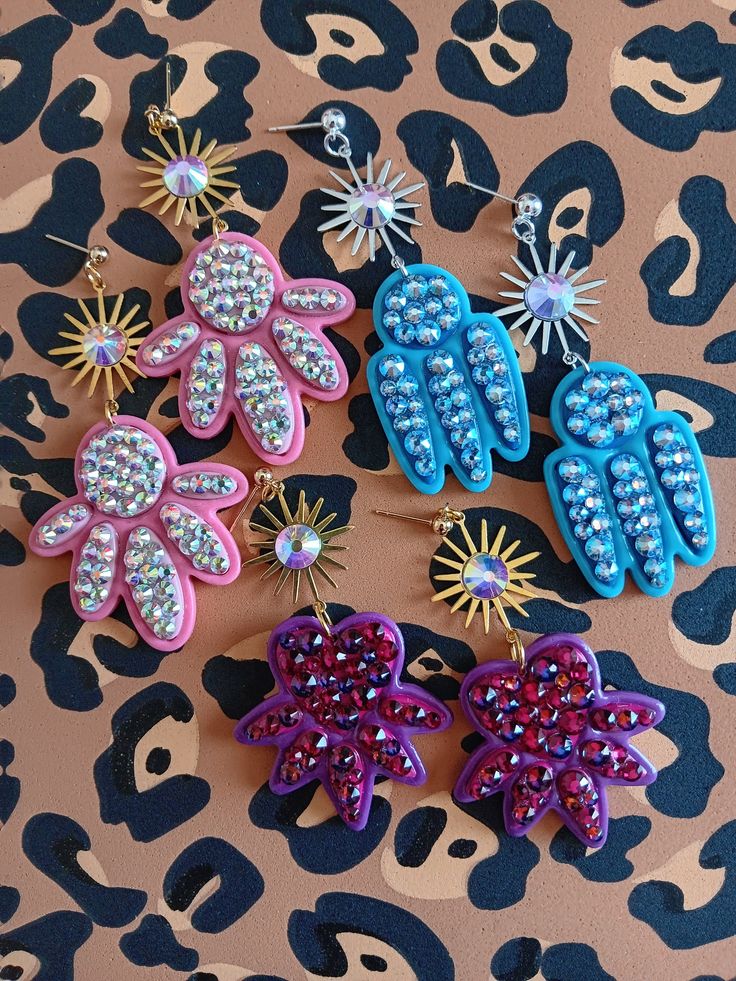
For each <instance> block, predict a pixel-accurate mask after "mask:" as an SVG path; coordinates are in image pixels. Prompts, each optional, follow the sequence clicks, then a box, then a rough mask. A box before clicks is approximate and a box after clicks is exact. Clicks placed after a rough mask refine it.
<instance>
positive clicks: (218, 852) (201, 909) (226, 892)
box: [164, 837, 264, 933]
mask: <svg viewBox="0 0 736 981" xmlns="http://www.w3.org/2000/svg"><path fill="white" fill-rule="evenodd" d="M215 879H216V880H217V888H216V889H215V890H214V891H213V892H208V895H207V897H206V898H205V899H204V901H203V902H202V903H201V904H200V905H199V906H197V908H196V909H195V910H194V912H193V913H192V917H191V924H192V927H193V929H195V930H199V931H200V933H222V931H223V930H227V928H228V927H230V926H232V925H233V923H236V922H237V921H238V920H239V919H240V918H241V916H244V915H245V913H247V912H248V910H249V909H250V908H251V906H253V904H254V903H256V902H257V901H258V900H259V899H260V898H261V896H262V895H263V889H264V882H263V877H262V876H261V874H260V872H259V871H258V869H257V868H256V867H255V865H253V863H252V862H250V861H249V860H248V859H247V858H246V857H245V855H243V854H242V853H241V852H239V851H238V849H237V848H235V847H234V846H233V845H231V844H230V843H229V842H227V841H223V839H222V838H212V837H204V838H199V839H198V840H197V841H195V842H193V843H192V844H191V845H189V847H188V848H185V849H184V851H183V852H182V853H181V854H180V855H179V856H178V857H177V858H176V859H175V860H174V861H173V862H172V864H171V866H170V867H169V870H168V872H167V873H166V876H165V878H164V899H165V901H166V905H167V906H168V907H169V909H172V910H176V911H178V912H183V911H185V910H187V909H189V907H190V906H191V904H192V903H193V902H194V900H195V899H196V897H197V895H198V894H199V892H200V891H201V890H202V889H203V888H205V886H207V884H208V883H211V882H212V881H213V880H215Z"/></svg>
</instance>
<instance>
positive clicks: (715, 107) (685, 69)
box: [611, 21, 736, 150]
mask: <svg viewBox="0 0 736 981" xmlns="http://www.w3.org/2000/svg"><path fill="white" fill-rule="evenodd" d="M621 55H622V58H623V59H624V65H623V67H622V68H621V69H620V71H619V74H620V73H621V72H623V73H625V74H626V75H630V78H631V83H630V84H626V82H622V83H620V84H619V85H618V86H617V87H616V88H615V89H614V90H613V92H612V93H611V107H612V109H613V112H614V115H615V116H616V118H617V119H618V120H619V122H620V123H622V124H623V125H624V126H625V127H626V128H627V129H628V130H629V131H630V132H632V133H633V134H634V135H635V136H638V137H639V139H641V140H645V141H646V142H647V143H651V144H652V145H653V146H658V147H661V148H662V149H663V150H689V149H690V147H692V146H694V145H695V144H696V143H697V141H698V138H699V137H700V134H701V133H705V132H714V133H724V132H730V131H732V130H734V129H736V109H735V108H734V107H735V106H736V44H722V43H721V42H720V41H719V40H718V35H717V34H716V32H715V30H714V29H713V28H712V27H710V26H709V25H708V24H703V23H702V22H701V21H695V22H694V23H692V24H688V25H687V26H686V27H684V28H683V29H682V30H681V31H673V30H670V28H668V27H664V26H662V25H661V24H657V25H655V26H654V27H650V28H648V29H647V30H646V31H643V32H642V33H641V34H637V35H636V37H634V38H632V39H631V40H630V41H628V42H627V43H626V44H625V45H624V47H623V50H622V52H621ZM626 62H639V64H636V65H635V66H634V67H632V68H631V70H630V71H629V66H628V65H627V64H626ZM641 62H643V63H644V65H642V64H641ZM660 65H662V66H664V67H663V68H662V69H659V67H658V66H660ZM647 68H648V69H649V70H648V71H646V69H647ZM660 71H661V72H663V73H666V75H667V77H668V78H669V73H670V72H673V73H674V75H675V78H676V79H677V80H678V83H679V84H678V88H677V89H674V90H673V89H672V86H671V85H668V86H667V88H666V89H664V90H663V89H662V85H661V84H660V85H659V86H655V82H656V81H660V83H661V81H662V80H658V79H657V78H656V75H657V74H658V73H659V72H660ZM647 76H651V79H650V81H649V85H651V87H652V91H654V92H658V94H659V95H660V96H661V97H664V98H666V99H667V98H669V100H670V101H671V102H672V103H673V104H674V106H676V107H678V111H677V112H667V111H666V110H662V109H661V108H660V107H659V105H655V104H654V100H651V99H650V97H649V92H648V91H647V88H646V84H645V83H644V80H643V79H644V77H647ZM710 82H714V83H717V84H715V85H714V91H713V93H712V95H711V96H710V98H707V99H705V97H704V94H703V92H702V90H701V91H699V89H700V87H701V86H705V85H706V84H708V83H710ZM681 89H682V91H681ZM683 97H684V103H685V104H686V103H687V102H688V101H689V100H690V99H692V101H693V106H692V108H691V110H690V111H689V112H682V111H681V109H680V108H679V107H681V106H682V104H683ZM704 100H705V104H704V105H703V104H702V103H703V101H704Z"/></svg>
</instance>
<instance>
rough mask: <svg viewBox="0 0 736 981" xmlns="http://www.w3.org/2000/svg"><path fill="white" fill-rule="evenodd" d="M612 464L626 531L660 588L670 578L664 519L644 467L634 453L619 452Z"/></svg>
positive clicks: (647, 575)
mask: <svg viewBox="0 0 736 981" xmlns="http://www.w3.org/2000/svg"><path fill="white" fill-rule="evenodd" d="M609 466H610V470H611V476H612V477H613V479H614V480H615V483H614V484H613V487H612V488H611V489H612V491H613V494H614V497H615V498H616V512H617V513H618V516H619V518H620V519H621V527H622V528H623V532H624V534H625V535H626V537H627V538H628V539H630V540H631V541H632V542H633V545H634V549H635V550H636V551H635V555H636V556H637V560H638V562H639V564H640V565H641V566H642V568H643V570H644V575H645V576H646V577H647V578H648V579H649V582H650V583H651V584H652V586H654V587H655V589H661V588H662V587H663V586H665V585H667V582H668V581H669V578H670V568H669V565H668V563H667V562H666V561H665V557H664V542H663V540H662V532H661V530H660V529H661V524H662V519H661V517H660V515H659V511H658V510H657V506H656V504H655V501H654V497H653V495H652V489H651V487H650V486H649V481H648V480H647V476H646V474H645V472H644V467H643V465H642V463H641V461H640V460H638V459H637V458H636V457H635V456H633V454H631V453H620V454H619V455H618V456H615V457H614V458H613V459H612V460H611V462H610V464H609Z"/></svg>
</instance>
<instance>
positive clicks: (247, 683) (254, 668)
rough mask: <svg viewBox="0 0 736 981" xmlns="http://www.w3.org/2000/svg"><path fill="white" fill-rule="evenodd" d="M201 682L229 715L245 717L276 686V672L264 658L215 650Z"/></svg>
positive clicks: (234, 717) (229, 716) (204, 669)
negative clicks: (240, 657) (237, 656)
mask: <svg viewBox="0 0 736 981" xmlns="http://www.w3.org/2000/svg"><path fill="white" fill-rule="evenodd" d="M202 685H203V687H204V690H205V691H206V692H208V693H209V694H210V695H212V697H213V698H214V699H215V701H216V702H217V704H218V705H219V706H220V708H221V710H222V711H223V712H224V713H225V715H226V716H227V717H228V719H242V717H243V716H244V715H245V714H246V713H247V712H250V710H251V709H253V708H255V707H256V705H258V704H259V702H262V701H263V699H264V698H265V697H266V695H268V693H269V692H270V691H271V690H272V689H273V675H272V674H271V669H270V668H269V666H268V662H267V661H265V660H264V661H259V660H256V659H255V658H251V659H249V660H246V661H238V660H236V659H235V658H233V657H228V656H227V655H226V654H216V655H215V656H214V657H212V658H210V660H209V661H207V663H206V664H205V666H204V668H203V669H202Z"/></svg>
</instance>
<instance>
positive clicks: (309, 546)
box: [274, 525, 322, 569]
mask: <svg viewBox="0 0 736 981" xmlns="http://www.w3.org/2000/svg"><path fill="white" fill-rule="evenodd" d="M321 550H322V541H321V539H320V537H319V535H318V534H317V532H316V531H315V530H314V528H310V527H309V525H287V526H286V528H282V529H281V531H280V532H279V533H278V535H277V536H276V541H275V543H274V551H275V552H276V558H277V559H278V560H279V562H280V563H281V564H282V565H284V566H286V568H287V569H306V568H307V567H308V566H310V565H312V564H313V563H314V562H316V561H317V559H318V558H319V553H320V551H321Z"/></svg>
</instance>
